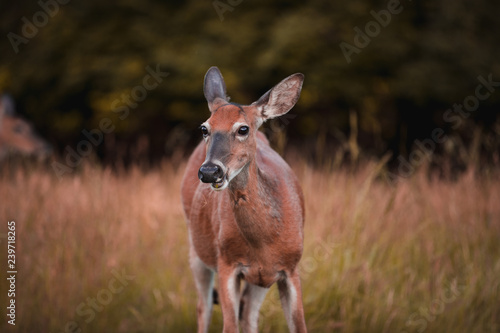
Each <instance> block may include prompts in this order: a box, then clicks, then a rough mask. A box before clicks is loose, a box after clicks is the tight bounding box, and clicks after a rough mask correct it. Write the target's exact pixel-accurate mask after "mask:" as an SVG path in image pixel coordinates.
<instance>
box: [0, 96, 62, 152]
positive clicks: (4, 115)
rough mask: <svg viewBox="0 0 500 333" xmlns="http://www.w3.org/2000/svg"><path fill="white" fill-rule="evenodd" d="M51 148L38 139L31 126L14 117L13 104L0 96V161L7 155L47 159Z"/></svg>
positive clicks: (8, 98) (10, 100) (5, 97)
mask: <svg viewBox="0 0 500 333" xmlns="http://www.w3.org/2000/svg"><path fill="white" fill-rule="evenodd" d="M51 150H52V148H51V147H50V145H49V144H48V143H47V142H45V141H44V140H43V139H41V138H40V137H38V136H37V135H36V133H35V131H34V130H33V127H32V126H31V124H29V123H28V122H27V121H26V120H24V119H22V118H20V117H17V116H16V115H15V108H14V102H13V101H12V98H11V97H9V96H8V95H1V96H0V160H1V159H2V158H5V157H6V156H7V155H8V154H12V153H14V154H21V155H33V156H36V157H41V158H42V157H47V156H48V155H49V154H50V153H51Z"/></svg>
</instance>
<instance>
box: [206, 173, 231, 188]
mask: <svg viewBox="0 0 500 333" xmlns="http://www.w3.org/2000/svg"><path fill="white" fill-rule="evenodd" d="M228 183H229V182H228V180H227V173H226V174H224V176H222V178H218V179H217V180H216V181H215V182H213V183H211V184H210V185H211V186H212V188H213V189H214V190H216V191H221V190H223V189H225V188H226V187H227V184H228Z"/></svg>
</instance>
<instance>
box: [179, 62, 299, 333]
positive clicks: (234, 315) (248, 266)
mask: <svg viewBox="0 0 500 333" xmlns="http://www.w3.org/2000/svg"><path fill="white" fill-rule="evenodd" d="M303 81H304V75H303V74H301V73H296V74H293V75H291V76H289V77H287V78H285V79H284V80H282V81H281V82H280V83H278V84H277V85H276V86H274V87H273V88H272V89H270V90H269V91H268V92H267V93H265V94H264V95H263V96H262V97H260V98H259V99H258V100H257V101H255V102H254V103H252V104H250V105H240V104H236V103H232V102H229V98H228V97H227V96H226V85H225V82H224V79H223V77H222V74H221V72H220V71H219V69H218V68H217V67H211V68H210V69H209V70H208V71H207V73H206V75H205V79H204V86H203V90H204V95H205V98H206V100H207V102H208V108H209V111H210V118H209V119H208V120H207V121H205V122H204V123H203V124H202V125H201V126H200V129H201V133H202V136H203V140H202V141H201V142H200V143H199V145H198V146H197V147H196V148H195V150H194V152H193V153H192V155H191V156H190V158H189V159H188V162H187V165H186V170H185V174H184V177H183V179H182V183H181V198H182V204H183V209H184V215H185V218H186V223H187V229H188V237H189V264H190V268H191V270H192V273H193V277H194V281H195V285H196V290H197V295H198V303H197V322H198V332H199V333H201V332H207V331H208V328H209V324H210V320H211V315H212V307H213V304H214V302H218V303H219V304H220V306H221V310H222V317H223V332H225V333H229V332H239V327H241V329H242V331H243V332H257V331H258V318H259V311H260V307H261V305H262V303H263V301H264V299H265V296H266V293H267V291H268V289H269V288H270V287H271V286H272V285H273V284H274V283H276V284H277V286H278V291H279V297H280V301H281V305H282V309H283V312H284V314H285V319H286V322H287V325H288V328H289V330H290V332H307V329H306V324H305V318H304V309H303V304H302V290H301V282H300V277H299V270H298V263H299V261H300V259H301V257H302V252H303V240H304V218H305V212H304V196H303V193H302V189H301V186H300V184H299V181H298V179H297V177H296V175H295V174H294V172H293V171H292V169H291V167H290V166H289V165H288V164H287V163H286V162H285V160H284V159H283V158H282V157H281V156H280V155H279V154H278V153H277V152H276V151H274V150H273V149H272V148H271V147H270V144H269V141H268V140H267V138H266V137H265V135H264V134H263V133H262V132H261V131H258V129H259V127H260V126H261V125H262V124H263V123H264V122H265V121H266V120H268V119H273V118H276V117H279V116H281V115H284V114H286V113H287V112H288V111H289V110H290V109H291V108H292V107H293V106H294V105H295V104H296V103H297V101H298V99H299V96H300V92H301V90H302V84H303ZM215 275H217V283H218V287H217V289H214V283H215ZM242 281H243V282H244V286H243V283H242Z"/></svg>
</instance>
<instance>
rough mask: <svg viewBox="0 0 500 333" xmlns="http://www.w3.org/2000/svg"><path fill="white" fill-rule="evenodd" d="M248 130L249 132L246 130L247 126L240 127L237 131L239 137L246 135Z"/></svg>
mask: <svg viewBox="0 0 500 333" xmlns="http://www.w3.org/2000/svg"><path fill="white" fill-rule="evenodd" d="M249 130H250V129H249V128H248V126H241V127H240V128H239V129H238V134H239V135H247V134H248V131H249Z"/></svg>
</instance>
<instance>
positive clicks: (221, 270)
mask: <svg viewBox="0 0 500 333" xmlns="http://www.w3.org/2000/svg"><path fill="white" fill-rule="evenodd" d="M218 274H219V301H220V305H221V308H222V317H223V322H224V330H223V333H235V332H239V329H238V312H239V308H240V278H239V276H238V271H237V269H236V268H235V267H233V266H232V265H229V264H227V263H225V262H224V261H223V260H221V259H219V263H218Z"/></svg>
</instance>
